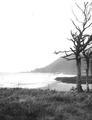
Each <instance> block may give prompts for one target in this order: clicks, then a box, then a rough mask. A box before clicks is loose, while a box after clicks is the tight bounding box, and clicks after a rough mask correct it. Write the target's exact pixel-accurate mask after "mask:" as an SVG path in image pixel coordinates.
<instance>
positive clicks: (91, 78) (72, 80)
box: [55, 76, 92, 84]
mask: <svg viewBox="0 0 92 120" xmlns="http://www.w3.org/2000/svg"><path fill="white" fill-rule="evenodd" d="M76 79H77V78H76V77H56V78H55V80H57V81H61V82H64V83H72V84H76ZM81 80H82V84H86V77H85V76H82V77H81ZM88 83H89V84H92V76H89V78H88Z"/></svg>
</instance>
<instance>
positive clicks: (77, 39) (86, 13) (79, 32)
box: [56, 2, 92, 92]
mask: <svg viewBox="0 0 92 120" xmlns="http://www.w3.org/2000/svg"><path fill="white" fill-rule="evenodd" d="M75 4H76V6H77V8H78V9H79V10H80V12H81V13H82V15H83V19H82V20H79V19H78V17H77V16H76V15H75V14H74V13H73V14H74V16H75V18H76V21H77V23H79V25H77V23H75V22H74V21H73V20H72V23H73V25H74V27H75V30H76V32H74V31H71V39H69V40H70V41H71V42H72V43H73V47H71V48H70V50H69V51H58V52H56V54H59V53H64V54H65V55H64V56H62V57H63V58H66V59H67V60H76V67H77V80H76V85H77V86H76V88H77V91H78V92H81V91H83V90H82V86H81V54H82V51H84V50H85V49H86V48H87V46H88V45H89V44H90V43H91V41H92V35H89V34H87V30H88V28H90V27H91V25H92V22H91V9H90V4H89V3H88V2H86V3H85V2H84V5H83V8H81V7H80V6H79V5H78V4H77V3H75ZM71 56H72V58H71Z"/></svg>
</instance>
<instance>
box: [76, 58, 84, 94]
mask: <svg viewBox="0 0 92 120" xmlns="http://www.w3.org/2000/svg"><path fill="white" fill-rule="evenodd" d="M76 66H77V81H76V85H77V86H76V88H77V91H78V92H82V91H83V89H82V86H81V58H77V59H76Z"/></svg>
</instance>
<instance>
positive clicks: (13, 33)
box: [0, 0, 73, 72]
mask: <svg viewBox="0 0 92 120" xmlns="http://www.w3.org/2000/svg"><path fill="white" fill-rule="evenodd" d="M72 5H73V0H68V1H67V0H0V72H19V71H30V70H32V69H35V68H38V67H43V66H45V65H47V64H49V63H51V62H52V61H54V60H55V59H56V58H57V56H56V55H54V54H53V52H54V51H55V50H65V49H67V48H68V47H69V46H70V44H69V43H68V42H67V38H68V37H69V34H70V30H71V20H70V19H71V17H72Z"/></svg>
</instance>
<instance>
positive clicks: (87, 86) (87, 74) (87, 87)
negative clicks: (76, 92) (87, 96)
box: [86, 60, 89, 92]
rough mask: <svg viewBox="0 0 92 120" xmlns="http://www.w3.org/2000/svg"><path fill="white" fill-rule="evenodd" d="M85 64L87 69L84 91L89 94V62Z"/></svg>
mask: <svg viewBox="0 0 92 120" xmlns="http://www.w3.org/2000/svg"><path fill="white" fill-rule="evenodd" d="M86 62H87V69H86V91H87V92H89V84H88V76H89V60H87V61H86Z"/></svg>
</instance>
